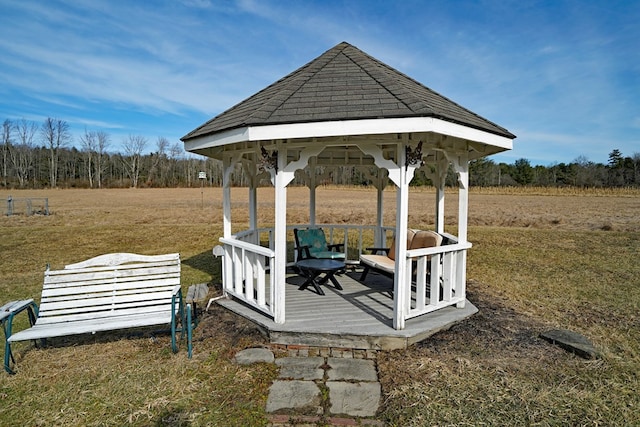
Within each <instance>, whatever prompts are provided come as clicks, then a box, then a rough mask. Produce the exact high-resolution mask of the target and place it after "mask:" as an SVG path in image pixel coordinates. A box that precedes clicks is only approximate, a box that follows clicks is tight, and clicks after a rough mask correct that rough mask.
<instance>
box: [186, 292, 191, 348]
mask: <svg viewBox="0 0 640 427" xmlns="http://www.w3.org/2000/svg"><path fill="white" fill-rule="evenodd" d="M186 326H187V354H188V356H189V359H191V354H192V347H191V337H192V331H191V304H187V325H186Z"/></svg>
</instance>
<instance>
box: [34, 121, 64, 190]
mask: <svg viewBox="0 0 640 427" xmlns="http://www.w3.org/2000/svg"><path fill="white" fill-rule="evenodd" d="M40 133H41V136H42V140H43V141H44V143H45V145H46V146H47V148H49V184H50V185H51V188H54V187H56V186H57V185H58V161H59V157H60V148H61V147H65V146H66V145H68V144H69V142H70V141H71V132H70V131H69V124H68V123H67V122H65V121H64V120H60V119H52V118H51V117H47V119H46V120H45V121H44V123H43V124H42V127H41V128H40Z"/></svg>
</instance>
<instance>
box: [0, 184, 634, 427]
mask: <svg viewBox="0 0 640 427" xmlns="http://www.w3.org/2000/svg"><path fill="white" fill-rule="evenodd" d="M413 191H414V192H413V194H412V198H413V199H412V200H413V201H412V203H415V204H416V205H418V206H421V205H422V206H424V205H425V204H427V203H431V204H432V203H433V192H432V191H431V190H429V189H415V190H413ZM9 194H11V195H12V196H13V197H14V198H19V197H48V198H49V206H50V209H51V211H52V215H50V216H48V217H43V216H33V217H25V216H23V215H18V216H13V217H6V216H4V215H3V216H1V217H0V234H1V236H2V239H0V294H1V295H2V298H1V299H0V302H2V303H4V302H6V301H9V300H13V299H21V298H26V297H34V298H36V299H38V298H39V296H40V291H41V286H42V277H43V272H44V269H45V266H46V264H50V265H51V266H52V268H62V267H63V266H64V265H65V264H69V263H72V262H77V261H81V260H84V259H87V258H90V257H92V256H95V255H100V254H104V253H108V252H137V253H143V254H155V253H169V252H180V254H181V258H182V260H183V268H182V282H183V287H184V289H185V290H186V288H187V287H188V286H189V285H191V284H195V283H201V282H211V281H212V280H213V281H214V282H218V281H219V264H217V263H216V262H215V261H214V259H213V257H212V256H211V253H210V251H211V247H212V246H213V245H215V244H217V239H218V237H220V235H221V233H222V224H221V222H222V221H221V215H222V212H221V206H222V203H221V199H220V197H221V196H220V195H221V192H220V189H205V190H204V194H202V193H201V191H200V189H168V190H141V189H139V190H132V189H125V190H93V191H91V190H47V191H44V190H42V191H12V192H7V191H0V202H2V201H4V200H6V198H7V197H8V195H9ZM271 194H272V193H270V189H261V190H260V191H259V201H260V203H261V205H260V208H259V212H260V221H261V223H267V224H268V223H270V221H272V206H273V205H272V204H271V203H270V202H272V198H269V197H270V196H271ZM233 195H234V204H233V209H234V211H233V214H234V225H236V224H237V225H240V226H242V225H243V223H246V221H247V219H246V212H247V191H246V190H244V189H233ZM374 195H375V193H374V191H373V190H366V189H356V188H353V189H336V188H321V189H318V201H319V202H320V201H321V200H323V201H324V202H323V203H321V204H322V208H321V209H320V210H319V211H318V213H317V219H318V222H347V223H348V222H351V223H370V224H372V223H374V221H375V218H373V217H372V215H374V212H375V208H374V206H372V205H371V204H372V203H374V202H372V200H375V196H374ZM203 196H204V197H203ZM307 196H308V191H307V190H306V189H292V190H290V191H289V201H288V204H289V205H288V206H289V221H291V222H294V221H298V222H305V221H306V220H307V219H306V218H307V215H308V212H307V210H308V208H307V207H306V206H307V205H306V198H307ZM394 198H395V194H394V193H393V192H389V194H385V203H386V206H387V208H389V207H392V206H393V205H394ZM345 199H348V200H349V202H348V203H344V200H345ZM454 199H455V197H451V198H450V199H447V210H446V216H447V220H449V219H450V218H452V221H453V222H455V212H456V209H457V206H456V203H455V202H456V201H455V200H454ZM341 200H342V202H340V201H341ZM424 211H425V210H424V209H422V210H421V212H424ZM426 211H427V213H426V214H423V215H420V216H418V215H417V214H416V216H415V217H412V218H410V220H409V224H410V225H411V226H415V227H416V228H426V226H425V225H428V224H430V223H431V222H432V220H433V214H432V212H433V209H430V208H428V209H427V210H426ZM638 212H640V193H639V192H634V191H631V190H626V191H620V192H600V193H596V192H592V193H589V192H556V191H553V192H546V191H544V190H539V189H538V190H535V191H532V190H527V191H522V192H500V191H490V192H489V191H484V192H483V191H476V192H472V195H471V200H470V218H469V224H470V229H469V240H470V241H471V242H472V243H473V244H474V247H473V248H472V249H471V250H470V252H469V262H468V274H467V276H468V278H469V284H468V297H469V299H470V300H471V301H472V302H473V303H474V304H476V305H477V306H478V308H479V309H480V312H479V313H478V314H476V315H475V316H473V317H472V318H470V319H469V320H467V321H465V322H463V323H461V324H459V325H456V326H454V327H453V328H452V329H450V330H449V331H446V332H442V333H439V334H437V335H436V336H434V337H432V338H430V339H428V340H426V341H423V342H421V343H419V344H418V345H416V346H414V347H412V348H411V349H409V350H404V351H393V352H385V353H380V354H379V356H378V369H379V374H380V380H381V383H382V387H383V401H382V402H381V410H380V413H379V414H378V417H377V418H378V419H379V420H382V421H384V422H385V423H387V424H388V425H393V426H412V425H415V426H419V425H420V426H421V425H640V397H639V396H640V384H639V378H638V375H639V374H638V372H640V340H639V338H640V317H639V314H638V313H639V312H640V310H639V309H640V307H639V306H640V263H638V254H639V253H640V219H639V218H638ZM386 215H387V216H388V218H387V219H386V223H388V224H390V223H393V218H394V215H395V214H394V212H393V210H392V209H388V212H387V213H386ZM23 322H24V320H23ZM550 328H566V329H571V330H575V331H577V332H580V333H583V334H584V335H586V336H587V337H588V338H590V339H591V340H592V341H593V342H594V343H595V344H596V346H597V347H598V348H599V349H600V350H601V351H602V353H603V357H602V358H601V359H597V360H583V359H580V358H578V357H576V356H574V355H571V354H569V353H566V352H565V351H563V350H561V349H559V348H558V347H555V346H552V345H550V344H548V343H547V342H545V341H543V340H541V339H540V338H538V334H539V333H540V332H541V331H544V330H546V329H550ZM194 339H195V343H194V357H193V359H191V360H189V359H188V358H187V354H186V348H185V346H184V345H183V346H182V348H181V351H180V352H179V353H178V354H177V355H174V354H172V353H171V351H170V345H169V341H170V339H169V336H168V335H165V334H159V335H158V334H155V335H153V334H149V333H144V334H137V335H131V334H125V333H122V334H119V333H105V334H96V335H92V336H85V337H80V338H73V339H58V340H53V341H52V342H51V344H52V345H50V346H49V347H47V348H45V349H35V348H33V346H32V345H31V344H30V343H21V345H18V346H16V353H17V359H18V363H17V370H18V373H17V374H16V375H13V376H9V375H5V374H4V373H3V374H1V375H0V425H7V426H9V425H34V426H37V425H42V426H54V425H55V426H77V425H87V426H88V425H96V426H98V425H100V426H103V425H104V426H120V425H139V426H148V425H176V426H177V425H190V426H205V425H216V426H217V425H219V426H234V425H237V426H248V425H251V426H253V425H258V426H259V425H266V424H267V417H266V414H265V412H264V408H265V402H266V397H267V393H268V387H269V385H270V384H271V381H272V380H273V379H274V378H275V376H276V369H275V367H274V366H267V365H263V366H251V367H242V366H237V365H235V364H233V363H232V358H233V355H234V354H235V352H236V351H238V350H240V349H242V348H246V347H248V346H251V345H256V344H260V343H263V342H264V338H263V337H262V336H261V335H260V334H259V333H258V331H257V330H256V329H255V328H254V327H253V326H252V325H251V324H250V323H248V322H245V321H243V320H239V319H238V318H237V317H235V316H233V315H231V314H229V313H227V312H225V311H224V310H222V309H220V308H214V309H213V310H212V311H211V312H210V313H209V315H208V316H207V317H206V318H205V319H204V320H203V322H202V323H201V324H200V325H199V326H198V328H197V329H196V331H195V336H194Z"/></svg>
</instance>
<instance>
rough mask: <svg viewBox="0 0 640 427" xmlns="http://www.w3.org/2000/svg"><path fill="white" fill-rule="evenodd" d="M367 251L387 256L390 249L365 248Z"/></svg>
mask: <svg viewBox="0 0 640 427" xmlns="http://www.w3.org/2000/svg"><path fill="white" fill-rule="evenodd" d="M366 249H367V250H368V251H371V252H373V253H374V254H377V253H378V252H384V253H385V254H386V255H389V250H390V249H391V248H366Z"/></svg>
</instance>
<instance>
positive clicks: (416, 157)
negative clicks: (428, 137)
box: [405, 141, 424, 167]
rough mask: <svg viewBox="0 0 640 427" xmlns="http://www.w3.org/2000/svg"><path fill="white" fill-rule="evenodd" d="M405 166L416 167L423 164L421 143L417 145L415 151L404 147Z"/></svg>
mask: <svg viewBox="0 0 640 427" xmlns="http://www.w3.org/2000/svg"><path fill="white" fill-rule="evenodd" d="M405 158H406V161H405V166H406V167H409V166H413V165H418V166H422V165H423V164H424V162H423V161H422V141H420V142H419V143H418V145H417V146H416V149H415V150H412V149H411V147H410V146H408V145H407V146H406V147H405Z"/></svg>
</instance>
